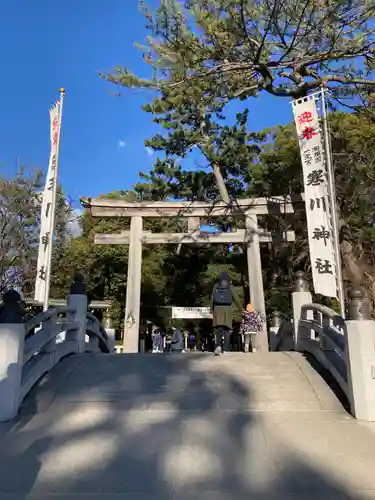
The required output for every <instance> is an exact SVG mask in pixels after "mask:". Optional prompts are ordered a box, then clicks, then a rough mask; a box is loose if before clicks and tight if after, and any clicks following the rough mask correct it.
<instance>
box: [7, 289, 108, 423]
mask: <svg viewBox="0 0 375 500" xmlns="http://www.w3.org/2000/svg"><path fill="white" fill-rule="evenodd" d="M23 313H24V311H23V307H22V304H21V301H20V296H19V294H18V293H17V292H15V291H13V290H11V291H9V292H7V294H5V295H4V300H3V304H2V306H1V310H0V421H1V422H4V421H7V420H11V419H13V418H14V417H15V416H16V415H17V413H18V410H19V407H20V405H21V403H22V401H23V400H24V398H25V396H26V395H27V394H28V393H29V392H30V390H31V389H32V387H33V386H34V385H35V384H36V383H37V382H38V381H39V380H40V379H41V377H43V375H45V374H46V373H47V372H49V371H50V370H52V369H53V368H54V367H55V366H56V365H57V364H58V363H59V362H60V361H61V359H63V358H65V357H66V356H69V355H71V354H80V353H84V352H105V353H111V352H114V351H115V339H114V331H113V330H112V329H107V330H106V329H105V328H104V327H103V326H102V325H101V324H100V322H99V320H98V319H97V318H96V317H95V316H94V315H93V314H91V313H90V312H88V310H87V296H86V295H85V294H82V293H73V292H71V293H70V295H69V296H68V299H67V305H66V306H64V307H56V308H52V309H48V310H47V311H44V312H42V313H40V314H37V315H36V316H34V317H33V318H31V319H29V320H28V321H27V322H23Z"/></svg>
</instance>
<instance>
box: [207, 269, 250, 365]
mask: <svg viewBox="0 0 375 500" xmlns="http://www.w3.org/2000/svg"><path fill="white" fill-rule="evenodd" d="M233 301H234V302H235V304H236V306H237V307H238V309H239V310H240V311H241V312H242V309H243V307H242V305H241V302H240V301H239V299H238V296H237V294H236V293H235V292H234V290H233V288H232V287H231V285H230V281H229V276H228V273H227V272H223V273H221V276H220V282H219V283H218V284H216V285H214V288H213V291H212V299H211V312H212V314H213V327H214V332H215V356H218V355H219V354H220V353H221V352H226V351H229V349H230V334H231V330H232V304H233ZM222 339H223V347H221V343H222Z"/></svg>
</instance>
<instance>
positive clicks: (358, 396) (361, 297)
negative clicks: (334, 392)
mask: <svg viewBox="0 0 375 500" xmlns="http://www.w3.org/2000/svg"><path fill="white" fill-rule="evenodd" d="M348 297H349V304H348V309H347V320H346V321H345V324H346V328H345V337H346V347H347V370H348V392H349V394H348V397H349V402H350V406H351V410H352V413H353V415H354V416H355V417H356V418H359V419H362V420H366V421H368V422H374V421H375V321H374V320H372V319H371V314H370V308H369V303H368V301H367V299H366V296H365V292H364V291H363V289H361V288H351V289H350V290H349V292H348Z"/></svg>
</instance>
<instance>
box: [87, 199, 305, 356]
mask: <svg viewBox="0 0 375 500" xmlns="http://www.w3.org/2000/svg"><path fill="white" fill-rule="evenodd" d="M300 201H301V196H298V197H290V196H277V197H272V198H248V199H239V200H236V201H235V202H233V204H230V205H228V204H227V203H224V202H218V203H215V204H212V203H206V202H201V201H194V202H179V201H178V202H176V201H173V202H171V201H155V202H127V201H123V200H114V199H107V198H96V199H93V198H88V197H82V198H81V204H82V205H83V207H84V208H86V209H87V210H89V211H90V212H91V215H92V216H93V217H100V218H114V217H116V218H118V217H121V218H124V217H129V218H130V219H131V222H130V231H123V232H121V233H118V234H97V235H95V243H96V244H99V245H129V258H128V278H127V290H126V307H125V328H124V341H123V344H124V351H123V352H127V353H135V352H138V349H139V347H138V346H139V322H140V299H141V272H142V245H143V244H147V245H153V244H174V245H176V244H177V245H179V244H184V243H186V244H212V243H232V244H233V243H243V244H246V246H247V264H248V275H249V287H250V299H251V302H252V303H253V305H254V308H255V309H256V310H257V311H259V312H261V313H263V314H265V312H266V311H265V302H264V290H263V277H262V263H261V254H260V244H261V243H269V242H274V241H278V242H280V241H294V240H295V234H294V231H287V232H285V233H271V232H269V231H264V230H262V229H260V228H259V227H258V215H265V214H279V215H280V214H289V213H294V208H293V204H294V203H295V202H300ZM223 216H224V217H228V216H231V217H238V218H243V219H244V221H245V229H236V230H233V231H232V232H217V233H211V232H205V231H201V229H200V227H201V222H202V221H204V220H205V219H212V218H215V217H223ZM145 217H149V218H155V217H175V218H180V217H184V218H185V217H186V218H187V222H188V224H187V226H188V227H187V229H188V232H181V233H152V232H150V231H144V230H143V218H145ZM257 344H258V349H259V350H261V351H267V350H268V339H267V331H266V326H265V328H264V331H263V332H262V333H260V334H259V337H258V339H257Z"/></svg>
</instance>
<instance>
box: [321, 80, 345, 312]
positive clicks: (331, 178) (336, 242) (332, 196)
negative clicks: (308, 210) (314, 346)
mask: <svg viewBox="0 0 375 500" xmlns="http://www.w3.org/2000/svg"><path fill="white" fill-rule="evenodd" d="M321 100H322V116H323V132H324V145H325V150H326V164H327V174H328V195H329V203H330V208H331V217H332V232H333V235H332V236H333V248H334V251H335V257H336V266H337V269H336V279H337V294H338V299H339V303H340V314H341V316H342V317H343V318H345V294H344V286H343V280H342V268H341V253H340V239H339V224H338V216H337V203H336V189H335V174H334V170H333V165H332V151H331V141H330V136H329V128H328V117H327V108H326V99H325V89H324V88H323V87H322V88H321Z"/></svg>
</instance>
